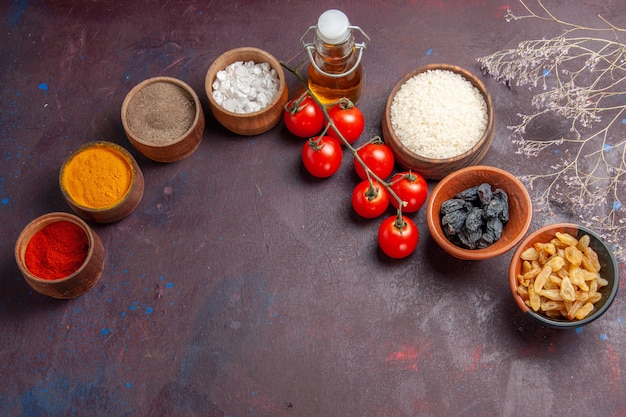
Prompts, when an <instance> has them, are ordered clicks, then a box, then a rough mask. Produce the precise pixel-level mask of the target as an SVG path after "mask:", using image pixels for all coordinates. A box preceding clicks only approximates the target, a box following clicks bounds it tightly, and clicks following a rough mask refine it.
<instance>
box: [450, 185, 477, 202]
mask: <svg viewBox="0 0 626 417" xmlns="http://www.w3.org/2000/svg"><path fill="white" fill-rule="evenodd" d="M455 197H456V198H462V199H463V200H465V201H474V200H476V199H477V198H478V186H476V187H471V188H468V189H467V190H463V191H461V192H460V193H458V194H457V195H456V196H455Z"/></svg>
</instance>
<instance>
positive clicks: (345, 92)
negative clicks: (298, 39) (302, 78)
mask: <svg viewBox="0 0 626 417" xmlns="http://www.w3.org/2000/svg"><path fill="white" fill-rule="evenodd" d="M310 29H315V37H314V39H313V43H305V42H304V41H303V42H302V43H303V45H304V46H305V49H306V50H307V52H308V54H309V59H310V63H309V68H308V73H307V76H308V86H309V88H310V89H311V91H312V92H313V94H315V96H316V97H317V98H318V99H319V100H320V101H321V102H322V103H323V104H329V103H332V102H335V101H338V100H339V99H340V98H342V97H347V98H348V99H350V100H351V101H352V102H353V103H356V102H357V101H358V100H359V98H360V97H361V88H362V86H363V79H364V74H363V68H362V65H361V56H362V53H363V49H365V46H366V44H365V43H360V44H357V43H356V42H355V39H354V35H353V33H352V29H357V30H359V31H360V32H361V33H362V34H363V35H364V36H365V38H366V39H368V40H369V38H368V37H367V35H366V34H365V33H364V32H363V31H361V29H360V28H358V27H356V26H350V23H349V21H348V17H347V16H346V15H345V14H344V13H343V12H341V11H339V10H335V9H331V10H327V11H325V12H324V13H322V15H321V16H320V17H319V20H318V22H317V26H311V27H310V28H309V30H310ZM307 33H308V30H307ZM304 36H306V33H305V35H304ZM304 36H303V37H302V39H304Z"/></svg>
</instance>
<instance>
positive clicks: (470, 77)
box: [383, 63, 495, 164]
mask: <svg viewBox="0 0 626 417" xmlns="http://www.w3.org/2000/svg"><path fill="white" fill-rule="evenodd" d="M430 70H446V71H451V72H454V73H456V74H459V75H461V76H462V77H463V78H465V79H466V80H467V81H469V82H470V83H472V85H474V87H476V88H477V89H478V91H479V92H480V93H481V95H482V96H483V98H484V99H485V103H486V105H487V126H486V127H485V131H484V132H483V135H482V136H481V137H480V139H478V141H477V142H476V143H475V144H474V145H473V146H472V147H471V148H470V149H468V150H467V151H465V152H463V153H461V154H458V155H454V156H452V157H449V158H444V159H436V158H429V157H426V156H423V155H419V154H416V153H415V152H413V151H411V150H410V149H409V148H407V147H406V145H404V143H403V142H402V141H401V140H400V138H398V136H397V135H396V133H395V132H394V130H393V126H392V124H391V105H392V104H393V101H394V99H395V96H396V94H397V93H398V91H399V90H400V88H401V87H402V86H403V85H404V84H405V83H406V82H407V81H409V80H410V79H411V78H413V77H415V76H417V75H418V74H421V73H424V72H427V71H430ZM383 118H384V119H385V123H386V124H387V125H388V129H387V130H388V131H389V135H390V136H391V141H392V142H393V143H394V146H397V147H398V149H400V150H401V151H402V152H403V153H405V154H407V155H410V156H411V157H412V158H414V159H415V160H417V161H419V162H422V163H430V164H445V163H451V162H456V161H460V160H463V159H465V158H467V157H468V156H470V155H472V154H474V153H475V152H476V151H477V150H478V149H479V148H480V147H481V146H482V145H483V144H484V143H485V142H486V141H487V140H489V136H490V132H491V131H492V130H493V129H494V124H495V111H494V107H493V99H492V97H491V94H490V93H489V91H488V90H487V88H486V87H485V84H484V83H483V82H482V81H481V80H480V79H479V78H478V77H477V76H476V75H474V74H473V73H472V72H470V71H469V70H467V69H465V68H463V67H460V66H458V65H453V64H446V63H433V64H427V65H423V66H420V67H417V68H415V69H413V70H412V71H410V72H409V73H408V74H406V75H405V76H404V77H402V78H401V79H400V81H398V82H397V83H396V84H395V85H394V87H393V89H392V90H391V93H389V96H388V97H387V102H386V104H385V110H384V114H383Z"/></svg>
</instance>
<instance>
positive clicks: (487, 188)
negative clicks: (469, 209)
mask: <svg viewBox="0 0 626 417" xmlns="http://www.w3.org/2000/svg"><path fill="white" fill-rule="evenodd" d="M492 196H493V191H491V185H489V184H486V183H483V184H480V185H479V186H478V199H479V200H480V202H481V203H482V205H483V206H484V205H485V204H489V202H490V201H491V197H492Z"/></svg>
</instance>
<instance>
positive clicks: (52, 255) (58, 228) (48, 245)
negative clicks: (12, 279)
mask: <svg viewBox="0 0 626 417" xmlns="http://www.w3.org/2000/svg"><path fill="white" fill-rule="evenodd" d="M88 251H89V239H88V237H87V234H86V233H85V231H84V230H83V229H81V228H80V226H78V225H77V224H74V223H72V222H68V221H59V222H54V223H50V224H49V225H47V226H45V227H44V228H43V229H41V230H40V231H38V232H37V233H35V235H34V236H33V237H32V238H31V239H30V241H29V242H28V245H27V246H26V253H25V261H26V268H28V270H29V271H30V272H31V273H32V274H33V275H35V276H37V277H39V278H42V279H49V280H53V279H60V278H65V277H67V276H68V275H71V274H72V273H73V272H74V271H76V270H77V269H78V268H80V266H81V265H82V264H83V262H85V258H86V257H87V252H88Z"/></svg>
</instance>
